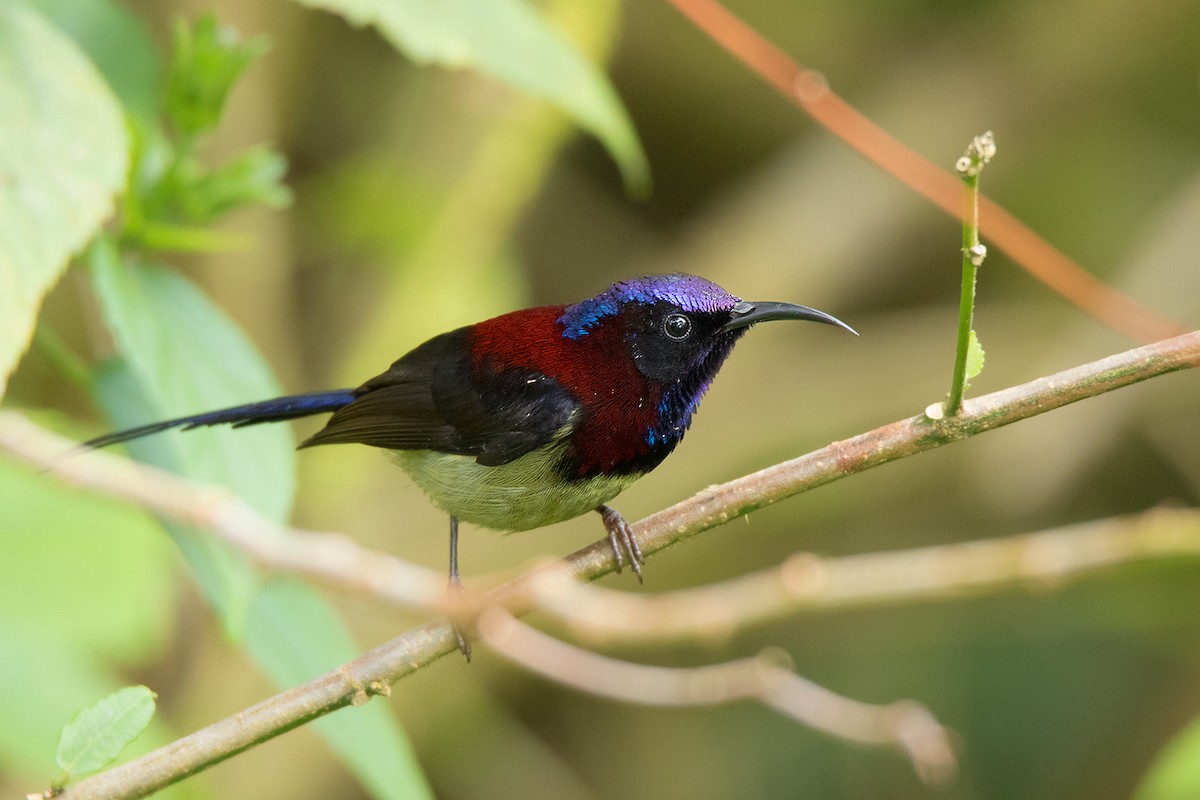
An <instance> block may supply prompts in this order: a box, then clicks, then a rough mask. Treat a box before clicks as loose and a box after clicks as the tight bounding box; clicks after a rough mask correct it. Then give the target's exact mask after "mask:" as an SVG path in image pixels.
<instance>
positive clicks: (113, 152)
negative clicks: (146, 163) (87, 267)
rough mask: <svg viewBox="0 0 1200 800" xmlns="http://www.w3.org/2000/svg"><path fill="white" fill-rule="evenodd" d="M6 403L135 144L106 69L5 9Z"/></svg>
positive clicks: (0, 28)
mask: <svg viewBox="0 0 1200 800" xmlns="http://www.w3.org/2000/svg"><path fill="white" fill-rule="evenodd" d="M0 109H3V112H2V113H3V124H2V125H0V394H3V392H4V386H5V382H6V380H7V378H8V375H9V373H10V372H11V371H12V369H13V367H14V366H15V365H16V362H17V360H18V358H19V357H20V355H21V353H22V352H24V350H25V348H26V346H27V345H28V343H29V339H30V336H31V335H32V333H33V328H34V323H35V320H36V318H37V312H38V308H39V306H40V305H41V300H42V297H43V295H44V294H45V293H46V292H47V291H48V290H49V289H50V287H52V286H53V285H54V283H55V282H56V281H57V280H58V276H59V275H60V274H61V272H62V271H63V269H65V268H66V266H67V261H68V259H69V258H70V257H71V255H72V254H73V253H74V252H75V251H76V250H78V249H79V248H80V247H82V246H83V245H84V243H85V242H87V240H88V239H90V238H91V237H92V236H93V235H94V234H95V233H96V231H97V230H98V229H99V228H100V225H101V223H102V222H103V221H104V219H105V218H106V217H107V216H108V215H109V214H110V213H112V208H113V197H114V195H115V193H116V192H118V191H119V190H120V189H121V187H122V186H123V185H124V181H125V171H126V169H127V158H128V149H129V142H128V138H127V136H126V132H125V124H124V119H123V116H122V111H121V108H120V106H119V105H118V103H117V100H116V98H115V97H113V94H112V91H111V90H110V89H109V88H108V86H107V84H106V83H105V82H104V80H103V78H101V76H100V75H99V73H98V72H97V71H96V68H95V67H94V66H93V65H92V63H91V62H90V61H89V60H88V59H87V57H86V56H85V55H84V54H83V53H82V52H80V50H79V48H78V47H77V46H76V45H75V43H74V42H72V41H71V40H70V39H68V38H67V37H66V36H64V35H63V34H62V33H61V32H60V31H58V30H56V29H55V28H53V27H52V26H50V25H49V24H47V23H46V21H45V20H44V19H43V18H42V17H41V16H39V15H38V14H35V13H34V12H32V11H30V10H29V9H27V8H25V7H24V6H22V5H16V4H0Z"/></svg>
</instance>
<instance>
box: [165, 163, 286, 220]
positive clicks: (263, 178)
mask: <svg viewBox="0 0 1200 800" xmlns="http://www.w3.org/2000/svg"><path fill="white" fill-rule="evenodd" d="M285 172H287V161H285V160H284V158H283V156H281V155H280V154H279V153H276V152H275V151H274V150H271V149H270V148H267V147H252V148H250V149H249V150H245V151H243V152H242V153H240V154H239V155H237V156H236V157H234V158H233V159H232V160H231V161H228V162H226V163H225V164H222V165H221V166H219V167H217V168H216V169H214V170H212V171H209V172H206V173H203V174H199V171H198V170H197V174H192V175H190V176H188V179H187V184H188V186H187V191H186V192H184V193H183V194H182V195H181V197H180V206H181V209H182V212H183V215H184V217H185V218H186V219H189V220H195V221H197V222H207V221H210V220H212V219H215V218H216V217H218V216H220V215H221V214H224V213H225V212H226V211H231V210H233V209H235V208H238V207H239V206H244V205H251V204H254V203H261V204H263V205H266V206H271V207H272V208H281V207H283V206H286V205H287V204H288V202H289V201H290V200H291V198H292V194H291V192H290V191H289V190H288V189H287V187H285V186H283V185H282V183H281V181H282V180H283V175H284V173H285Z"/></svg>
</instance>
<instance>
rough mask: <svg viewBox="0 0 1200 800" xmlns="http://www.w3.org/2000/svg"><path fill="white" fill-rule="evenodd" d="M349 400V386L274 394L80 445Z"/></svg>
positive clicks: (307, 410) (275, 417) (276, 416)
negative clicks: (282, 395)
mask: <svg viewBox="0 0 1200 800" xmlns="http://www.w3.org/2000/svg"><path fill="white" fill-rule="evenodd" d="M352 402H354V390H352V389H338V390H336V391H332V392H312V393H310V394H294V395H291V396H290V397H276V398H275V399H274V400H263V401H261V402H258V403H249V404H247V405H244V406H234V407H233V408H222V409H218V410H216V411H209V412H206V413H204V414H196V415H194V416H191V417H179V418H178V419H168V420H164V421H162V422H154V423H151V424H149V425H142V426H141V427H138V428H130V429H129V430H125V431H117V432H116V433H106V434H104V435H103V436H97V437H96V438H95V439H89V440H88V441H86V442H84V443H83V446H84V447H89V448H94V447H108V446H109V445H110V444H118V443H119V442H128V441H129V440H130V439H137V438H140V437H142V436H148V435H150V434H152V433H158V432H159V431H165V430H170V429H171V428H182V429H183V430H185V431H186V430H191V429H192V428H202V427H205V426H207V425H232V426H233V427H235V428H241V427H243V426H246V425H257V424H259V423H260V422H281V421H282V420H285V419H297V418H298V417H307V416H310V415H312V414H322V413H326V412H330V411H337V410H338V409H339V408H341V407H342V406H346V405H349V404H350V403H352Z"/></svg>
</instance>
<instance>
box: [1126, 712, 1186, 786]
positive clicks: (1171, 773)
mask: <svg viewBox="0 0 1200 800" xmlns="http://www.w3.org/2000/svg"><path fill="white" fill-rule="evenodd" d="M1196 797H1200V719H1195V720H1193V721H1192V722H1190V723H1189V724H1188V726H1187V727H1186V728H1184V729H1183V730H1182V731H1180V732H1179V733H1178V734H1177V735H1176V736H1175V738H1174V739H1172V740H1171V741H1170V742H1169V743H1167V745H1166V746H1165V747H1163V749H1162V750H1161V751H1160V752H1159V754H1158V758H1156V759H1155V761H1154V763H1153V764H1152V765H1151V766H1150V769H1149V770H1148V771H1147V772H1146V775H1145V777H1144V778H1143V779H1142V783H1141V785H1140V786H1138V789H1137V792H1136V793H1135V794H1134V795H1133V798H1134V800H1194V798H1196Z"/></svg>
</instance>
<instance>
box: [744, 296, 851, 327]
mask: <svg viewBox="0 0 1200 800" xmlns="http://www.w3.org/2000/svg"><path fill="white" fill-rule="evenodd" d="M729 314H730V316H731V317H732V319H730V320H729V322H726V323H725V325H724V326H722V328H721V330H723V331H732V330H736V329H738V328H744V327H746V326H747V325H753V324H754V323H756V322H771V321H772V320H776V319H802V320H808V321H809V322H824V323H825V324H826V325H836V326H837V327H839V328H844V329H845V330H848V331H850V332H851V333H853V334H854V335H855V336H858V331H856V330H854V328H851V327H850V326H849V325H847V324H846V323H844V322H842V321H841V320H840V319H838V318H837V317H834V316H831V315H829V314H826V313H825V312H824V311H817V310H816V309H815V308H809V307H808V306H797V305H792V304H791V303H773V302H771V301H769V300H763V301H753V302H752V301H748V300H741V301H739V302H738V303H737V305H735V306H734V307H733V308H732V309H730V311H729Z"/></svg>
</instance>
